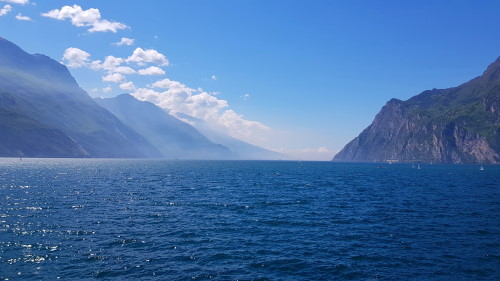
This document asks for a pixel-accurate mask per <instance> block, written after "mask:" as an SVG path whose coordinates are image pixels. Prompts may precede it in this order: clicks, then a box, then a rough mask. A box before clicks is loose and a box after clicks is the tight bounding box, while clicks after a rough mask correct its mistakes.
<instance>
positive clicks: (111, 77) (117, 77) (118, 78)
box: [102, 73, 125, 83]
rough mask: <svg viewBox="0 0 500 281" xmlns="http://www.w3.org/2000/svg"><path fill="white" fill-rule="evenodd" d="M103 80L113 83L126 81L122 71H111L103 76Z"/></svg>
mask: <svg viewBox="0 0 500 281" xmlns="http://www.w3.org/2000/svg"><path fill="white" fill-rule="evenodd" d="M102 81H105V82H113V83H121V82H123V81H125V76H123V75H122V74H120V73H111V74H108V75H106V76H103V77H102Z"/></svg>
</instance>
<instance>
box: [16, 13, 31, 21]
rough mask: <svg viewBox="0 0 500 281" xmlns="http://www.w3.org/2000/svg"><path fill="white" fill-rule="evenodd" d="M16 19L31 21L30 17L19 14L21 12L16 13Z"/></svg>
mask: <svg viewBox="0 0 500 281" xmlns="http://www.w3.org/2000/svg"><path fill="white" fill-rule="evenodd" d="M16 19H17V20H20V21H33V20H32V19H31V18H30V17H28V16H23V15H21V13H19V14H17V15H16Z"/></svg>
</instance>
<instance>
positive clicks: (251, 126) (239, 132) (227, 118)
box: [218, 109, 271, 138]
mask: <svg viewBox="0 0 500 281" xmlns="http://www.w3.org/2000/svg"><path fill="white" fill-rule="evenodd" d="M218 123H219V125H222V126H224V127H226V128H228V130H229V132H230V133H231V134H232V135H233V136H235V137H240V138H241V137H244V138H248V137H250V136H252V135H253V133H254V132H255V131H269V130H271V129H270V128H269V127H267V126H265V125H264V124H262V123H260V122H257V121H249V120H245V118H244V117H243V115H241V114H237V113H236V112H234V111H233V110H231V109H228V110H226V111H224V113H222V115H221V116H220V118H219V122H218Z"/></svg>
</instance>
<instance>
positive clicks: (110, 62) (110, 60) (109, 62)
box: [102, 56, 124, 71]
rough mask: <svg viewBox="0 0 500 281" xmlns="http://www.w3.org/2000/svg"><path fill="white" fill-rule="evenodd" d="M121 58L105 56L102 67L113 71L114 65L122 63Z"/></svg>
mask: <svg viewBox="0 0 500 281" xmlns="http://www.w3.org/2000/svg"><path fill="white" fill-rule="evenodd" d="M123 61H124V60H123V59H122V58H117V57H114V56H107V57H106V58H105V59H104V62H103V63H102V67H103V68H104V69H106V70H109V71H113V70H114V69H115V68H116V67H118V66H119V65H120V64H122V63H123Z"/></svg>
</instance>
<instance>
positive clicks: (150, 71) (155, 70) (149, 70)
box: [139, 66, 165, 75]
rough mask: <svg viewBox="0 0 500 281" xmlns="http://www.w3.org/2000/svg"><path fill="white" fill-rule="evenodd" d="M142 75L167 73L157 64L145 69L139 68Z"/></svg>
mask: <svg viewBox="0 0 500 281" xmlns="http://www.w3.org/2000/svg"><path fill="white" fill-rule="evenodd" d="M139 74H140V75H165V71H164V70H163V69H161V68H159V67H157V66H150V67H148V68H145V69H139Z"/></svg>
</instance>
